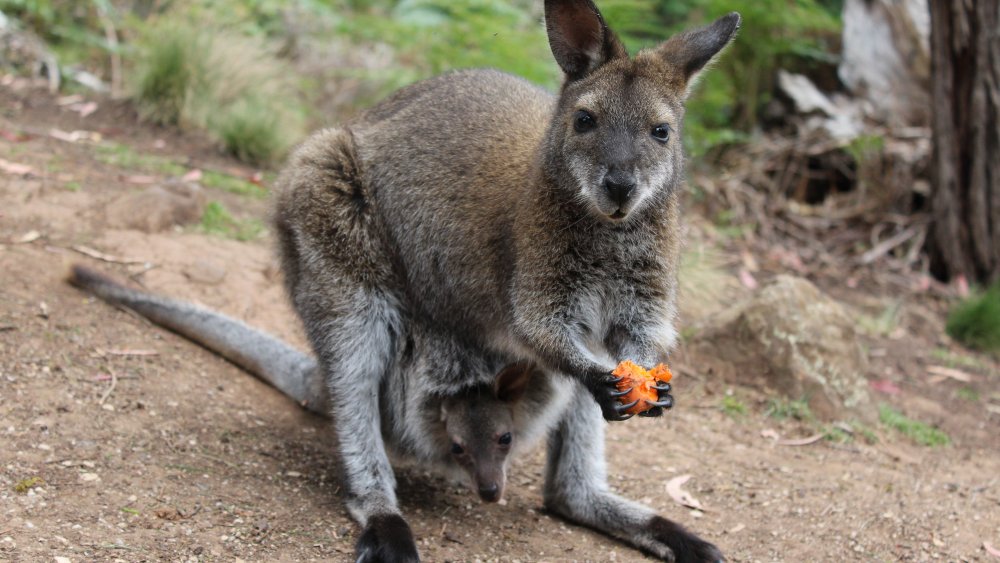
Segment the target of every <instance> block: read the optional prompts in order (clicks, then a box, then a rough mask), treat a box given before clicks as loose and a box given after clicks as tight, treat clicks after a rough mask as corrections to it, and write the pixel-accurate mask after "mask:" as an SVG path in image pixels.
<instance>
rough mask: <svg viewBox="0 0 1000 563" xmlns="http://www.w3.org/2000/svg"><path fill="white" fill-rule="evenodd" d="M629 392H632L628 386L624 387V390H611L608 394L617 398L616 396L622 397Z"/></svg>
mask: <svg viewBox="0 0 1000 563" xmlns="http://www.w3.org/2000/svg"><path fill="white" fill-rule="evenodd" d="M631 392H632V388H631V387H629V388H628V389H626V390H624V391H612V392H610V393H608V394H609V395H611V396H612V397H615V398H618V397H624V396H625V395H628V394H629V393H631Z"/></svg>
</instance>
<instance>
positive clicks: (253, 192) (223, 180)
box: [201, 170, 267, 198]
mask: <svg viewBox="0 0 1000 563" xmlns="http://www.w3.org/2000/svg"><path fill="white" fill-rule="evenodd" d="M201 183H202V185H203V186H205V187H207V188H215V189H217V190H222V191H224V192H229V193H232V194H238V195H245V196H250V197H255V198H263V197H267V189H266V188H264V187H263V186H261V185H259V184H255V183H253V182H249V181H247V180H244V179H242V178H237V177H236V176H230V175H229V174H223V173H222V172H216V171H214V170H203V171H202V176H201Z"/></svg>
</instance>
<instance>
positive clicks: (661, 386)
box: [653, 383, 670, 392]
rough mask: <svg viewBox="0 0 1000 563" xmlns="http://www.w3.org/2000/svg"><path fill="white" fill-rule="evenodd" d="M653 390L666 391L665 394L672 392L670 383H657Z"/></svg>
mask: <svg viewBox="0 0 1000 563" xmlns="http://www.w3.org/2000/svg"><path fill="white" fill-rule="evenodd" d="M653 389H656V390H657V391H664V392H666V391H670V384H669V383H657V384H656V385H654V386H653Z"/></svg>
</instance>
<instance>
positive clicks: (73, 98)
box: [56, 94, 83, 106]
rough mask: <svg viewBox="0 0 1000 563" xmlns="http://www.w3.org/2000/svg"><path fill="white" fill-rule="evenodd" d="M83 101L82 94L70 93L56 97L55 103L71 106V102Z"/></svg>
mask: <svg viewBox="0 0 1000 563" xmlns="http://www.w3.org/2000/svg"><path fill="white" fill-rule="evenodd" d="M82 101H83V96H81V95H80V94H72V95H69V96H63V97H61V98H58V99H56V104H57V105H60V106H71V105H73V104H78V103H80V102H82Z"/></svg>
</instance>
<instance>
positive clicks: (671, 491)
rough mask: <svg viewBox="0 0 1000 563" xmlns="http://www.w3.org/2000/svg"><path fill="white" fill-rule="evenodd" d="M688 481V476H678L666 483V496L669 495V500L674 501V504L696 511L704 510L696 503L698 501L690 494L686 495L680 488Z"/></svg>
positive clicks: (689, 477)
mask: <svg viewBox="0 0 1000 563" xmlns="http://www.w3.org/2000/svg"><path fill="white" fill-rule="evenodd" d="M689 479H691V476H690V475H680V476H678V477H674V478H673V479H671V480H669V481H667V486H666V489H667V494H668V495H670V498H672V499H674V502H676V503H677V504H679V505H681V506H686V507H688V508H694V509H697V510H705V509H704V508H702V506H701V503H700V502H698V499H696V498H694V497H693V496H691V493H688V492H687V491H685V490H684V489H682V488H681V487H683V486H684V483H687V482H688V480H689Z"/></svg>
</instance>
